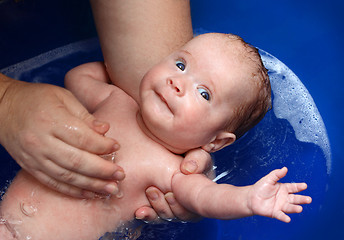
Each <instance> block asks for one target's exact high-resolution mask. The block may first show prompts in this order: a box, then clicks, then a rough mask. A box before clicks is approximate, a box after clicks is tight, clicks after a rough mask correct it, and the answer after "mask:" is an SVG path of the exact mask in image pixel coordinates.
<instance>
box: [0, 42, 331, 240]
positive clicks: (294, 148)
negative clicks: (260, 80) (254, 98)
mask: <svg viewBox="0 0 344 240" xmlns="http://www.w3.org/2000/svg"><path fill="white" fill-rule="evenodd" d="M260 53H261V55H262V58H263V61H264V64H265V66H266V68H267V69H268V70H269V76H270V79H271V86H272V92H273V108H272V110H271V111H269V112H268V113H267V115H266V117H265V118H264V119H263V120H262V121H261V122H260V123H259V124H258V125H257V126H256V127H254V128H253V129H252V130H251V131H249V132H248V133H247V134H245V135H244V136H243V137H242V138H240V139H239V140H238V141H237V142H236V143H234V144H233V145H232V146H231V147H228V148H226V149H223V150H221V151H219V152H217V153H215V154H214V155H213V158H214V161H215V166H216V172H217V176H218V177H217V178H216V181H217V182H218V183H229V184H233V185H238V186H242V185H247V184H253V183H254V182H256V181H257V180H258V179H260V178H261V177H262V176H264V175H266V174H267V173H268V172H270V171H271V170H273V169H275V168H281V167H283V166H286V167H288V169H289V173H288V175H287V177H286V178H285V179H283V181H291V182H307V183H309V189H308V190H307V192H306V193H307V194H309V195H311V196H312V197H313V203H312V204H311V205H309V206H305V208H304V212H303V213H301V214H298V215H293V216H292V219H293V222H296V223H298V222H299V221H301V219H302V220H303V221H311V218H312V214H310V213H312V211H318V209H320V208H321V205H322V201H323V199H322V198H323V196H324V192H325V191H326V188H327V186H326V183H327V177H328V174H329V173H330V172H331V151H330V144H329V140H328V137H327V133H326V129H325V126H324V123H323V121H322V118H321V116H320V114H319V112H318V110H317V108H316V105H315V103H314V101H313V99H312V97H311V96H310V94H309V92H308V91H307V89H306V88H305V87H304V85H303V84H302V83H301V81H300V80H299V79H298V77H297V76H296V75H295V74H294V73H293V72H292V71H291V70H290V69H288V67H286V66H285V65H284V64H283V63H282V62H280V61H279V60H278V59H276V58H275V57H273V56H272V55H270V54H269V53H267V52H265V51H263V50H260ZM99 60H102V54H101V51H100V47H99V42H98V40H97V39H96V38H92V39H88V40H84V41H80V42H76V43H72V44H69V45H66V46H64V47H60V48H57V49H54V50H51V51H49V52H46V53H43V54H41V55H39V56H37V57H34V58H32V59H29V60H26V61H23V62H20V63H18V64H15V65H12V66H10V67H8V68H5V69H2V70H1V72H2V73H3V74H5V75H8V76H10V77H13V78H16V79H20V80H24V81H33V82H45V83H52V84H57V85H61V82H63V81H62V80H63V78H64V75H65V73H66V72H67V71H68V70H70V69H71V68H73V67H75V66H77V65H80V64H82V63H85V62H90V61H99ZM1 151H2V153H1V156H4V157H3V159H5V158H6V157H7V158H8V161H7V160H6V159H5V162H6V161H7V163H6V164H3V165H4V166H3V167H1V170H0V171H1V176H2V179H1V188H3V189H4V188H5V186H6V185H7V184H8V181H9V180H10V179H11V178H12V177H13V176H14V175H15V172H16V171H17V170H18V169H19V168H18V166H17V165H16V164H15V163H14V161H13V160H10V157H9V156H8V155H6V153H5V151H4V150H3V149H2V150H1ZM3 176H5V177H3ZM306 193H305V194H306ZM291 224H292V223H291ZM142 226H143V227H140V229H139V230H140V231H139V232H141V236H140V237H138V234H139V233H137V232H135V234H133V235H132V236H130V234H129V233H128V231H129V232H130V229H129V230H128V228H123V229H122V230H121V231H122V233H123V231H127V232H125V233H124V235H126V236H127V237H128V236H129V237H128V238H122V239H140V240H150V239H164V240H179V239H180V240H181V239H188V240H190V239H197V240H202V239H205V240H209V239H255V238H254V237H255V236H260V239H274V238H275V239H276V238H277V237H278V239H289V237H290V236H292V234H293V233H295V234H297V232H298V231H300V230H301V228H302V225H301V224H300V226H299V227H298V226H297V225H293V227H292V228H290V230H289V233H288V234H286V235H285V236H281V235H280V234H279V229H280V230H281V231H282V230H284V231H285V228H286V225H283V224H281V223H279V222H278V221H277V220H272V219H266V218H262V217H250V218H245V219H239V220H235V221H219V220H210V219H204V220H202V221H201V222H199V223H174V222H171V223H167V224H156V225H142ZM272 227H273V228H274V231H268V230H269V228H272ZM115 235H116V234H114V233H108V234H107V235H104V237H103V238H102V239H104V240H105V239H106V240H108V239H111V238H112V236H115Z"/></svg>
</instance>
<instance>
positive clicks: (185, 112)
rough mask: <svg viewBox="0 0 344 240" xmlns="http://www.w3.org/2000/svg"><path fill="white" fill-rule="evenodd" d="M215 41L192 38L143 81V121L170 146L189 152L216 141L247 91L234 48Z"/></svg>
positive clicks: (141, 96)
mask: <svg viewBox="0 0 344 240" xmlns="http://www.w3.org/2000/svg"><path fill="white" fill-rule="evenodd" d="M217 41H218V40H216V41H215V40H213V39H211V38H210V39H209V38H205V39H204V38H202V37H201V38H195V39H193V40H191V41H190V42H189V43H188V44H186V45H185V46H184V47H183V48H182V49H180V50H179V51H176V52H174V53H173V54H171V55H170V56H168V57H167V58H165V59H164V60H163V61H162V62H160V63H159V64H157V65H156V66H154V67H153V68H152V69H151V70H150V71H149V72H148V73H147V74H146V75H145V76H144V78H143V80H142V83H141V87H140V99H141V102H140V107H141V114H142V118H143V121H144V123H145V125H146V127H147V128H148V129H149V130H150V132H152V134H153V135H154V136H155V137H156V138H157V139H159V140H160V141H161V142H162V143H164V144H165V146H167V147H171V148H172V149H185V150H188V149H192V148H196V147H200V146H203V145H204V144H207V143H209V142H211V141H212V140H214V137H215V136H216V134H217V133H218V132H219V131H221V130H223V129H225V127H226V126H227V124H228V120H229V119H230V118H231V116H233V109H234V108H235V107H236V106H237V104H238V103H240V101H241V100H242V96H244V95H245V94H246V92H245V84H244V83H243V81H240V77H241V75H242V74H244V73H243V71H245V69H244V68H243V67H242V66H241V65H242V64H241V63H240V61H237V59H236V57H235V48H234V47H233V49H230V51H229V50H228V47H226V49H227V50H226V51H224V50H223V48H222V46H221V44H223V43H222V42H221V41H220V42H217ZM231 51H233V53H231ZM231 54H232V56H231Z"/></svg>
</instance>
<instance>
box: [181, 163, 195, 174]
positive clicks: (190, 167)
mask: <svg viewBox="0 0 344 240" xmlns="http://www.w3.org/2000/svg"><path fill="white" fill-rule="evenodd" d="M184 169H185V170H186V171H187V172H188V173H194V172H196V170H197V164H196V163H195V162H194V161H188V162H186V163H185V164H184Z"/></svg>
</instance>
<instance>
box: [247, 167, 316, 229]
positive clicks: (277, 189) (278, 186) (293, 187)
mask: <svg viewBox="0 0 344 240" xmlns="http://www.w3.org/2000/svg"><path fill="white" fill-rule="evenodd" d="M287 172H288V169H287V168H286V167H284V168H282V169H277V170H274V171H272V172H270V173H269V174H268V175H266V176H265V177H263V178H262V179H260V180H259V181H258V182H256V183H255V184H254V185H253V186H252V189H251V191H250V193H249V198H248V199H249V207H250V208H251V211H252V213H253V214H254V215H261V216H266V217H271V218H276V219H278V220H280V221H282V222H286V223H288V222H290V220H291V219H290V217H289V216H288V215H286V213H300V212H302V206H300V205H301V204H309V203H311V202H312V198H311V197H309V196H302V195H297V194H294V193H298V192H301V191H303V190H305V189H307V184H306V183H279V182H278V181H279V180H280V179H281V178H283V177H284V176H285V175H286V174H287Z"/></svg>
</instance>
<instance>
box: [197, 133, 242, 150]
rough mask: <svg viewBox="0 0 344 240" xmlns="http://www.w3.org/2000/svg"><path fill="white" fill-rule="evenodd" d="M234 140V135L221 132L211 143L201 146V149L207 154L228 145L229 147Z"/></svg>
mask: <svg viewBox="0 0 344 240" xmlns="http://www.w3.org/2000/svg"><path fill="white" fill-rule="evenodd" d="M235 140H236V136H235V134H234V133H230V132H227V131H222V132H220V133H219V134H218V135H217V136H216V137H215V139H214V140H213V141H211V142H210V143H208V144H206V145H204V146H202V149H203V150H205V151H207V152H216V151H218V150H221V149H222V148H224V147H227V146H228V145H231V144H232V143H233V142H235Z"/></svg>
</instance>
